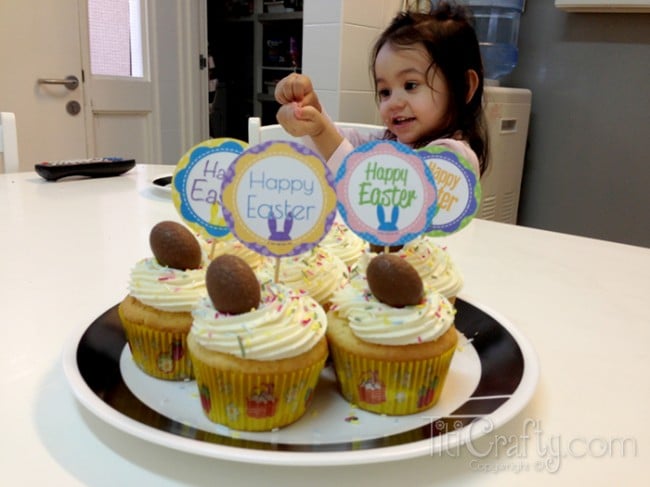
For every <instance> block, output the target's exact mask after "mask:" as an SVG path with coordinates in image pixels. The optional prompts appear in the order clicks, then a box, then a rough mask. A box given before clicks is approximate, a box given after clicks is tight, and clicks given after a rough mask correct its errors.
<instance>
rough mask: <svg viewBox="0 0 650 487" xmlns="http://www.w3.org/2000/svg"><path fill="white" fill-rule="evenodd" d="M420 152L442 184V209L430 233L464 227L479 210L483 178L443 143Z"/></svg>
mask: <svg viewBox="0 0 650 487" xmlns="http://www.w3.org/2000/svg"><path fill="white" fill-rule="evenodd" d="M418 153H419V154H420V155H421V157H422V158H423V159H424V160H425V161H426V164H427V165H428V166H429V169H431V172H432V173H433V177H434V178H435V180H436V187H437V188H438V211H437V213H436V214H435V216H434V217H433V219H432V220H431V223H430V225H429V228H428V229H427V232H426V233H427V235H431V236H434V237H435V236H444V235H448V234H450V233H454V232H457V231H459V230H461V229H462V228H463V227H465V225H467V224H468V223H469V222H470V221H471V220H472V219H473V218H474V216H475V215H476V213H477V212H478V208H479V204H480V202H481V182H480V181H479V179H478V177H477V175H476V173H475V172H474V169H473V167H472V165H471V164H470V163H469V162H468V161H467V160H466V159H465V158H464V157H462V156H461V155H459V154H458V153H456V152H454V151H452V150H450V149H448V148H446V147H442V146H428V147H424V148H422V149H420V150H419V151H418Z"/></svg>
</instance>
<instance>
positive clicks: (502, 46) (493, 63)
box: [464, 0, 525, 80]
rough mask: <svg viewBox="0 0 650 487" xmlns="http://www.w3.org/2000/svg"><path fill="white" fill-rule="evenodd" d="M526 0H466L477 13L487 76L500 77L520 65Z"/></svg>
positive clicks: (477, 31) (477, 30)
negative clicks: (522, 21) (520, 40)
mask: <svg viewBox="0 0 650 487" xmlns="http://www.w3.org/2000/svg"><path fill="white" fill-rule="evenodd" d="M524 1H525V0H465V1H464V3H465V4H467V5H468V6H469V7H470V9H471V10H472V13H473V15H474V26H475V28H476V35H477V37H478V40H479V44H480V47H481V56H482V57H483V66H484V69H485V73H484V75H485V77H486V78H487V79H493V80H498V79H499V78H502V77H503V76H505V75H507V74H509V73H510V72H511V71H512V70H513V69H514V67H515V66H516V65H517V61H518V56H519V52H518V49H517V40H518V37H519V18H520V16H521V13H522V12H523V9H524Z"/></svg>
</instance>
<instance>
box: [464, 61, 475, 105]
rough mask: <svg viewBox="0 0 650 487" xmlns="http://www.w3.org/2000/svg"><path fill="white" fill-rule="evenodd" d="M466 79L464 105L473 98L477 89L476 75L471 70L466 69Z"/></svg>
mask: <svg viewBox="0 0 650 487" xmlns="http://www.w3.org/2000/svg"><path fill="white" fill-rule="evenodd" d="M465 77H466V78H467V95H466V96H465V103H469V102H470V101H471V99H472V98H474V93H476V88H478V74H476V71H474V70H473V69H468V70H467V72H466V73H465Z"/></svg>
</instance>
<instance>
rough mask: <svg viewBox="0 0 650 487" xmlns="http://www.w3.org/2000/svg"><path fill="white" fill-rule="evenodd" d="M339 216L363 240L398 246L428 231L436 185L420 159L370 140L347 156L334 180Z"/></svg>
mask: <svg viewBox="0 0 650 487" xmlns="http://www.w3.org/2000/svg"><path fill="white" fill-rule="evenodd" d="M334 184H335V186H336V194H337V196H338V200H339V202H338V209H339V213H340V214H341V216H342V217H343V219H344V220H345V223H346V224H347V225H348V227H350V229H351V230H352V231H354V232H355V233H356V234H357V235H359V236H360V237H361V238H362V239H364V240H366V241H367V242H370V243H372V244H375V245H382V246H391V245H402V244H405V243H407V242H409V241H410V240H413V239H414V238H416V237H417V236H418V235H420V234H421V233H423V232H424V231H426V230H427V227H428V225H429V223H430V222H431V220H432V219H433V216H434V215H435V213H436V196H437V189H436V183H435V180H434V178H433V174H432V173H431V171H430V169H429V166H427V164H426V163H425V162H424V159H422V157H421V156H420V154H419V153H418V152H416V151H414V150H413V149H411V148H409V147H407V146H406V145H404V144H400V143H399V142H393V141H388V140H375V141H371V142H366V143H365V144H363V145H360V146H359V147H357V148H356V149H354V150H353V151H352V152H350V153H349V154H348V155H347V156H346V157H345V159H344V160H343V163H342V164H341V167H339V170H338V172H337V174H336V179H335V183H334Z"/></svg>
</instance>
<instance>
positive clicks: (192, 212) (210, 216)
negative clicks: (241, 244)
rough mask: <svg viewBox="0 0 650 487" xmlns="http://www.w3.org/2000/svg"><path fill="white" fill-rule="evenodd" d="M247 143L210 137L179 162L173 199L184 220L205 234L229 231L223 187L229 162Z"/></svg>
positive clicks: (210, 235)
mask: <svg viewBox="0 0 650 487" xmlns="http://www.w3.org/2000/svg"><path fill="white" fill-rule="evenodd" d="M246 147H248V144H247V143H246V142H242V141H240V140H236V139H229V138H218V139H210V140H206V141H205V142H201V143H200V144H197V145H195V146H194V147H192V148H191V149H190V150H189V151H187V153H186V154H185V155H184V156H183V157H182V158H181V160H180V161H179V162H178V164H177V165H176V171H175V172H174V176H173V179H172V180H173V184H172V200H173V202H174V205H175V206H176V209H177V210H178V212H179V213H180V215H181V217H182V218H183V220H184V221H185V222H186V223H187V224H188V225H189V226H190V227H191V228H193V229H194V230H195V231H197V232H198V233H200V234H202V235H203V236H204V237H223V236H225V235H227V234H228V233H230V229H229V228H228V225H227V224H226V221H225V219H224V216H223V211H222V208H221V186H222V184H223V179H224V177H225V174H226V170H227V169H228V167H229V166H230V164H231V163H232V162H233V161H234V160H235V158H237V157H238V156H239V155H240V154H241V153H242V152H244V149H246Z"/></svg>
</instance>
